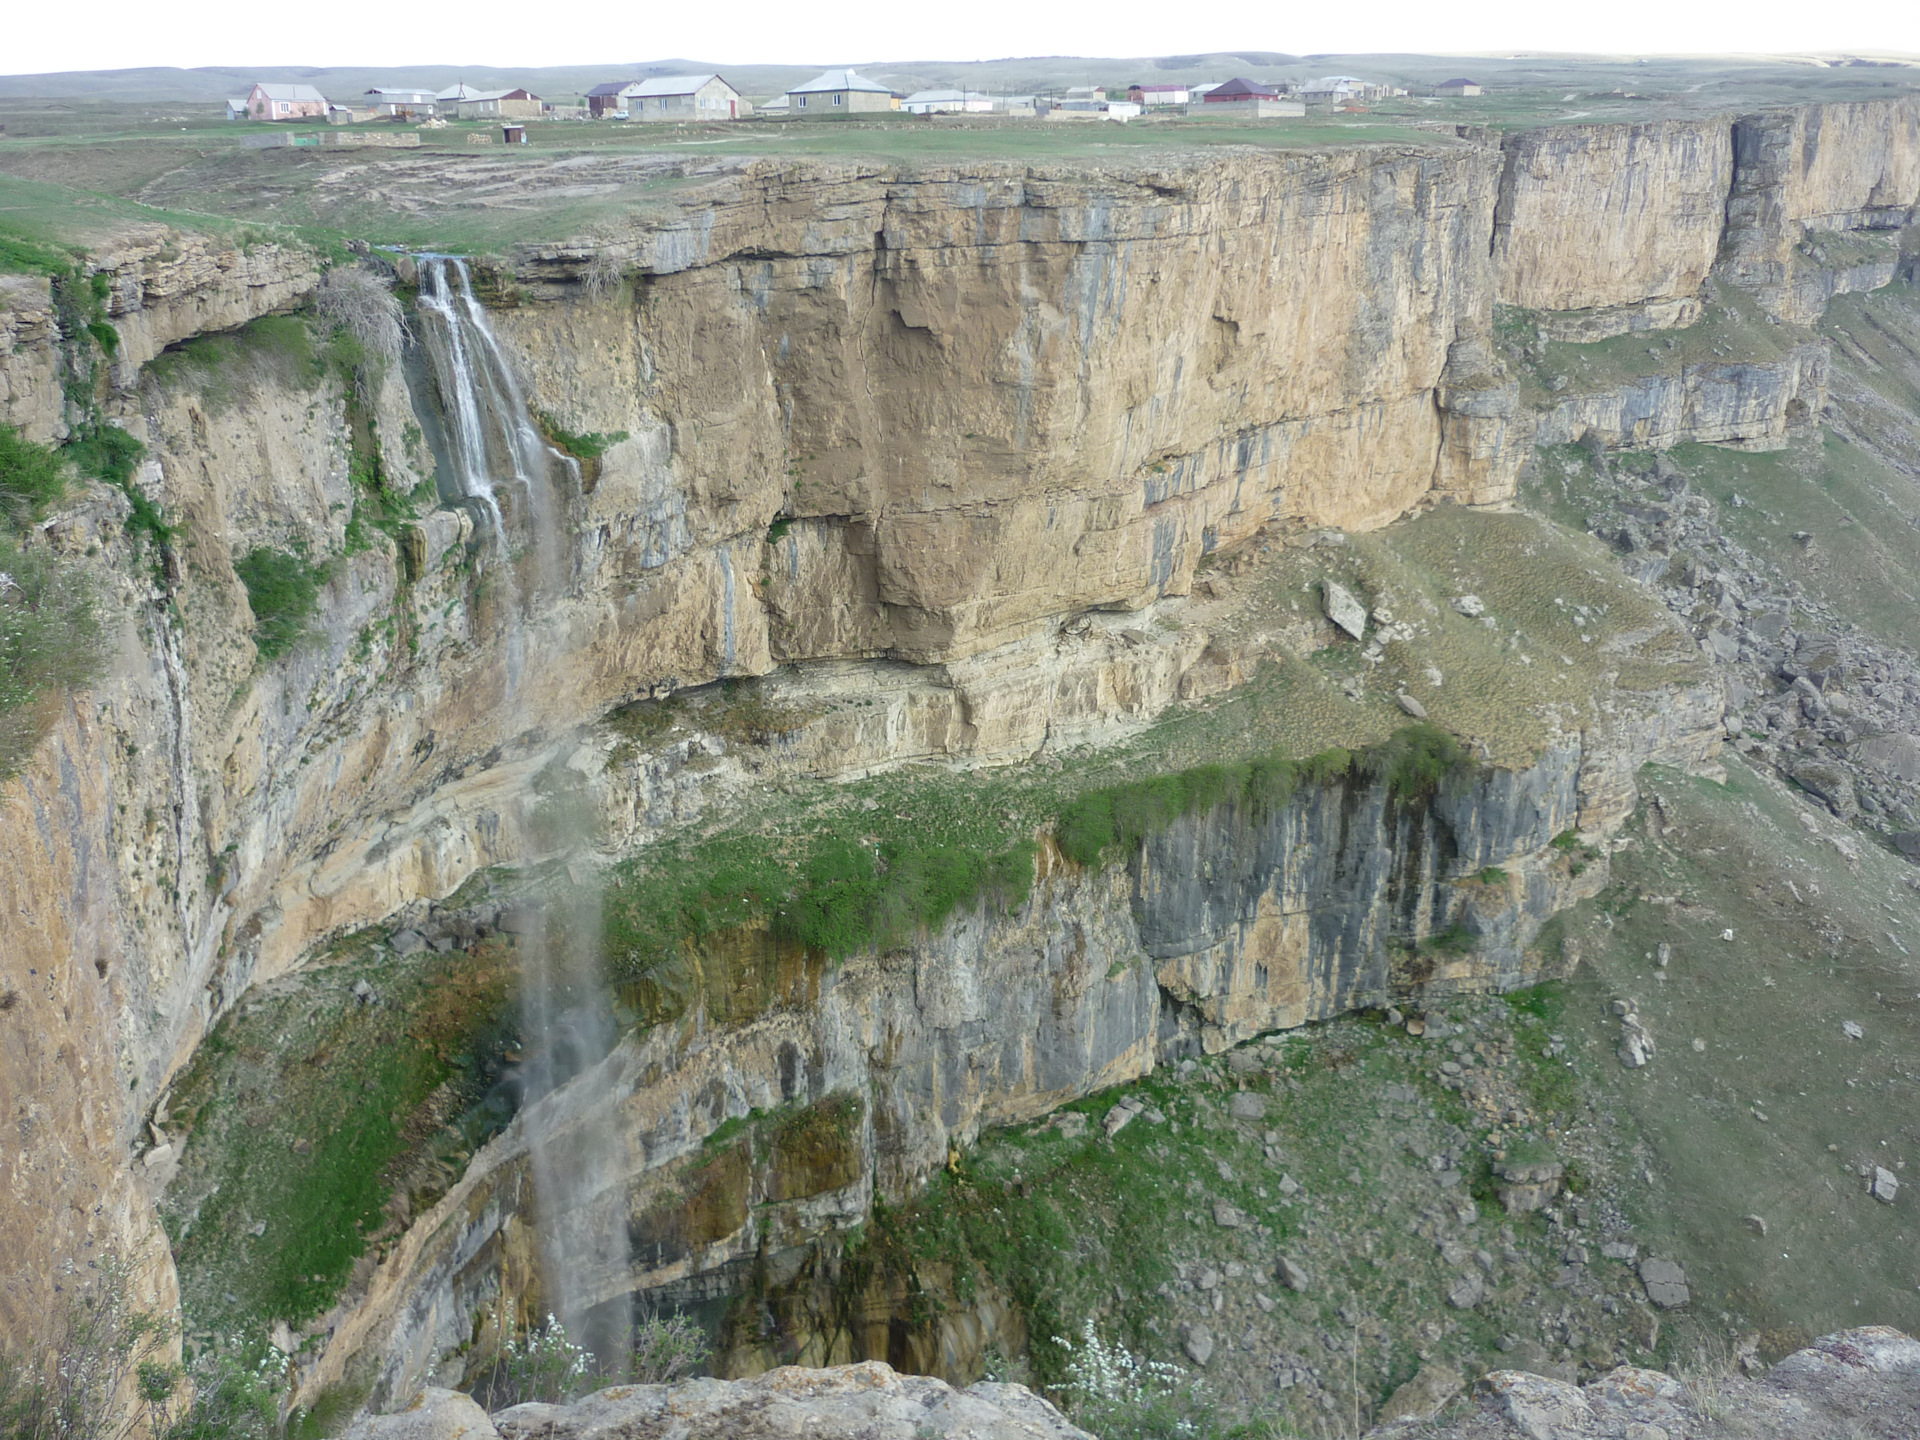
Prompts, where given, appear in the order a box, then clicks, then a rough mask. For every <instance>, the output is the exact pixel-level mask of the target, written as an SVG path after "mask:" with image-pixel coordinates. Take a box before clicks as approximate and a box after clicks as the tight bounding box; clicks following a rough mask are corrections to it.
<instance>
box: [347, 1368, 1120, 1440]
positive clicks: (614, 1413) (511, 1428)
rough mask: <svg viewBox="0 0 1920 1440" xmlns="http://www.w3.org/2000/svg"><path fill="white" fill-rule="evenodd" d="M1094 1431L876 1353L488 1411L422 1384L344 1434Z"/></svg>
mask: <svg viewBox="0 0 1920 1440" xmlns="http://www.w3.org/2000/svg"><path fill="white" fill-rule="evenodd" d="M794 1435H810V1436H815V1437H818V1440H832V1437H835V1436H858V1437H860V1440H949V1437H950V1440H1095V1437H1093V1436H1091V1435H1089V1434H1088V1433H1087V1432H1086V1431H1084V1430H1082V1429H1080V1428H1079V1427H1078V1426H1076V1425H1071V1424H1069V1423H1068V1422H1067V1420H1066V1418H1065V1417H1064V1416H1063V1415H1061V1413H1060V1412H1059V1411H1058V1410H1056V1409H1054V1408H1053V1406H1051V1405H1049V1404H1048V1403H1047V1402H1046V1401H1045V1400H1042V1399H1041V1398H1040V1397H1039V1396H1038V1395H1035V1394H1034V1393H1033V1392H1032V1391H1031V1390H1029V1389H1027V1388H1026V1386H1024V1385H997V1384H993V1383H991V1382H982V1383H980V1384H978V1385H970V1386H968V1387H967V1388H966V1389H965V1390H955V1389H954V1388H953V1387H952V1386H951V1385H948V1384H947V1383H946V1382H945V1381H942V1380H934V1379H931V1378H930V1377H928V1376H925V1375H901V1374H899V1373H897V1372H896V1371H895V1370H894V1369H893V1367H892V1366H890V1365H885V1364H882V1363H881V1362H880V1361H877V1360H869V1361H866V1362H865V1363H863V1364H859V1365H840V1366H836V1367H834V1368H833V1369H831V1370H805V1369H801V1368H799V1367H798V1366H786V1367H783V1368H782V1369H779V1370H770V1371H768V1372H767V1373H766V1374H764V1375H756V1376H754V1377H753V1378H752V1379H750V1380H686V1381H682V1382H681V1383H679V1384H677V1385H616V1386H614V1387H613V1388H611V1389H608V1390H602V1391H600V1392H599V1393H598V1394H595V1395H589V1396H587V1397H586V1398H585V1399H584V1400H578V1401H575V1402H574V1403H573V1404H571V1405H516V1406H514V1407H513V1408H512V1409H511V1410H503V1411H501V1412H500V1413H499V1414H497V1415H494V1416H493V1417H491V1418H489V1417H488V1415H487V1413H486V1411H484V1410H482V1409H481V1408H480V1407H479V1406H478V1405H477V1404H475V1403H474V1402H473V1401H472V1400H470V1399H468V1398H467V1397H466V1396H465V1395H462V1394H460V1393H459V1392H457V1391H454V1390H426V1391H423V1392H422V1393H421V1395H420V1398H419V1399H418V1400H416V1401H415V1402H414V1403H413V1404H412V1406H410V1407H409V1408H408V1409H406V1410H403V1411H400V1412H399V1413H397V1414H394V1415H381V1416H377V1417H375V1418H374V1419H371V1420H365V1421H362V1422H361V1423H360V1424H359V1425H356V1426H355V1427H354V1428H353V1429H352V1430H350V1431H349V1432H348V1433H347V1440H589V1437H591V1440H614V1437H618V1440H669V1437H671V1440H775V1437H788V1436H794Z"/></svg>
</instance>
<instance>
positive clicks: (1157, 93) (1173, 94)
mask: <svg viewBox="0 0 1920 1440" xmlns="http://www.w3.org/2000/svg"><path fill="white" fill-rule="evenodd" d="M1127 99H1129V100H1131V101H1132V102H1133V103H1134V104H1136V105H1142V106H1146V107H1147V108H1149V109H1151V108H1152V107H1153V106H1155V105H1188V104H1191V103H1192V102H1193V91H1191V90H1190V89H1188V88H1187V87H1186V86H1185V85H1129V86H1128V87H1127Z"/></svg>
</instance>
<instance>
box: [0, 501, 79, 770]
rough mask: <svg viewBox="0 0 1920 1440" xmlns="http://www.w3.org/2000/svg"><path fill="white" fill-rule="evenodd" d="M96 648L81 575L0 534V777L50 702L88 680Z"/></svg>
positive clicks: (20, 756) (25, 747) (37, 734)
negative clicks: (24, 548) (23, 547)
mask: <svg viewBox="0 0 1920 1440" xmlns="http://www.w3.org/2000/svg"><path fill="white" fill-rule="evenodd" d="M101 652H102V636H101V630H100V623H99V616H98V613H97V611H96V608H95V602H94V595H93V587H92V586H91V585H90V584H88V582H87V579H86V577H85V576H84V575H82V574H81V573H79V572H78V571H76V570H74V569H73V568H71V567H70V566H64V565H61V564H60V563H59V562H58V561H57V560H56V559H55V558H54V557H53V556H52V555H50V554H48V553H46V552H45V551H42V550H22V549H20V548H19V547H18V546H17V545H15V544H14V543H13V542H12V541H11V540H9V539H6V538H5V537H0V779H6V778H9V777H11V776H12V775H14V774H16V773H17V772H18V771H19V769H20V767H21V766H22V765H23V764H25V763H26V759H27V757H28V756H29V755H31V754H32V753H33V748H34V746H36V745H38V744H39V743H40V740H41V738H42V737H43V736H44V735H45V734H46V733H47V731H48V730H49V729H50V728H51V727H52V724H53V714H54V708H53V704H52V703H51V702H52V701H54V700H55V699H57V697H58V696H59V695H61V694H62V693H64V692H66V691H68V690H75V689H80V688H82V687H84V686H86V685H88V684H90V683H91V682H92V680H93V678H94V676H95V675H96V674H97V673H98V671H99V668H100V661H101Z"/></svg>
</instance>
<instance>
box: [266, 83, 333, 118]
mask: <svg viewBox="0 0 1920 1440" xmlns="http://www.w3.org/2000/svg"><path fill="white" fill-rule="evenodd" d="M247 115H248V116H249V117H250V118H251V119H254V120H324V119H326V118H327V97H326V96H324V95H322V94H321V93H320V92H319V91H318V90H316V89H314V88H313V86H311V85H283V84H281V83H279V82H278V81H271V82H270V81H266V80H262V81H260V82H259V83H258V84H256V85H255V86H254V87H253V89H252V90H250V91H248V92H247Z"/></svg>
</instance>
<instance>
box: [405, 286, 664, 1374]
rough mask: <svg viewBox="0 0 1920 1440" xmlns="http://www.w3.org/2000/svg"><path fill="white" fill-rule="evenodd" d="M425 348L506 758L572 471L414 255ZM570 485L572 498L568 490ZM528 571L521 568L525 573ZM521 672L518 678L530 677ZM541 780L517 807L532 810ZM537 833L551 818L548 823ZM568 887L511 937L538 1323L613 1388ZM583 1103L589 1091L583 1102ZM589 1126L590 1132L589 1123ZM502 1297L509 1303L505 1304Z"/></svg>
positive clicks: (575, 912)
mask: <svg viewBox="0 0 1920 1440" xmlns="http://www.w3.org/2000/svg"><path fill="white" fill-rule="evenodd" d="M416 261H417V263H418V265H419V273H420V298H419V306H418V313H419V319H420V327H419V328H420V332H421V336H422V341H423V347H424V349H425V352H426V356H427V360H428V365H429V368H430V370H431V372H432V375H433V380H434V384H435V386H436V388H437V389H438V391H439V395H440V402H441V405H440V408H441V410H442V412H443V413H444V415H445V418H446V430H447V445H446V450H447V455H446V461H447V464H448V467H449V468H450V470H451V472H452V473H451V474H450V475H449V476H447V477H446V478H447V482H448V483H447V485H446V486H444V487H443V489H451V491H452V492H453V493H452V494H450V495H448V497H447V498H448V499H450V500H454V501H457V502H464V503H466V504H468V505H470V506H471V507H472V508H473V510H474V512H475V518H476V519H477V520H478V521H479V522H480V523H481V526H482V528H483V530H484V532H485V533H484V535H483V537H482V557H483V558H482V565H483V568H487V569H489V570H490V571H491V572H493V573H494V575H495V576H496V580H497V583H499V584H500V585H501V586H502V587H503V590H504V600H505V603H504V605H503V606H502V607H501V613H502V616H503V618H502V621H501V625H502V633H501V635H500V641H501V644H502V647H503V649H504V651H505V654H506V657H507V674H506V679H505V690H506V694H505V696H504V700H505V710H506V715H505V717H504V721H503V723H502V725H501V726H500V731H501V733H502V735H503V736H504V737H506V738H507V739H508V742H509V744H512V743H513V742H514V741H515V740H516V739H522V738H532V739H535V740H537V739H538V738H539V733H538V727H539V725H540V724H541V720H540V718H539V716H538V715H537V713H536V701H537V699H538V698H539V697H540V696H541V693H542V692H541V690H540V688H539V687H538V685H537V684H536V685H533V686H528V685H526V684H525V683H524V682H525V681H526V680H527V679H528V678H532V679H534V680H535V681H537V680H538V679H539V675H538V667H539V660H538V658H537V657H538V655H539V654H540V653H542V651H541V648H540V647H539V646H538V645H530V644H529V636H530V634H531V633H532V632H534V631H536V630H537V628H538V627H539V625H540V623H541V621H542V619H543V613H544V612H545V611H546V610H547V609H548V608H550V607H551V606H552V605H553V604H554V603H556V602H557V601H559V600H560V599H561V598H562V597H563V594H564V590H565V583H564V582H565V578H566V570H567V539H566V534H565V530H564V524H565V519H566V513H567V506H568V500H569V498H570V497H571V496H572V495H574V494H578V493H579V491H580V467H579V464H578V462H577V461H575V460H574V459H573V458H572V457H570V456H567V455H563V454H561V453H560V452H559V451H558V450H556V449H554V448H553V447H552V446H551V445H549V444H548V443H547V441H546V439H545V437H544V436H543V435H542V434H541V433H540V428H539V426H538V425H537V424H535V422H534V418H533V413H532V411H531V410H530V409H529V408H528V405H527V401H526V397H525V393H524V391H523V390H522V389H521V387H520V383H519V381H518V379H517V378H516V377H515V375H514V372H513V367H512V365H511V363H510V362H509V360H508V357H507V355H506V353H505V351H504V350H503V349H502V347H501V345H500V342H499V340H498V338H497V337H496V336H495V334H494V331H493V327H492V325H491V324H490V323H489V321H488V318H487V312H486V307H485V306H484V305H482V304H481V302H480V299H479V297H478V296H476V295H475V294H474V290H473V280H472V275H471V274H470V272H469V270H468V266H467V262H466V261H464V260H461V259H459V258H457V257H454V256H443V255H422V256H418V257H416ZM569 482H571V483H570V488H569ZM527 561H531V564H528V563H525V562H527ZM529 665H531V666H532V667H533V674H532V676H531V677H529V675H528V667H529ZM536 784H537V781H529V785H528V791H527V793H526V794H524V795H523V796H522V804H523V806H524V808H525V810H526V811H527V812H528V815H529V817H530V818H531V817H532V816H533V815H534V814H535V812H538V811H539V810H540V796H539V795H538V793H537V791H536V790H535V786H536ZM547 816H548V819H549V822H551V820H552V812H551V811H549V812H547ZM548 838H549V839H551V840H553V841H555V842H557V843H556V846H555V848H560V849H569V850H573V849H583V848H585V847H586V846H587V845H588V844H589V843H590V839H591V837H590V836H588V835H586V834H571V835H550V836H549V837H548ZM569 870H570V874H571V876H572V877H573V878H574V883H572V884H569V885H567V886H565V887H564V888H563V889H562V890H560V891H559V892H558V894H557V896H556V897H555V898H551V899H548V900H546V901H544V902H541V903H539V904H538V905H536V907H535V910H536V913H535V914H534V915H533V916H532V917H531V921H532V923H531V924H530V925H529V926H528V927H526V933H524V934H523V935H522V936H521V951H520V954H521V1018H522V1027H523V1030H524V1034H525V1038H526V1041H527V1047H526V1048H527V1054H528V1060H527V1064H526V1068H525V1073H524V1079H525V1089H524V1092H523V1099H522V1106H521V1113H522V1115H523V1117H524V1121H523V1123H525V1124H526V1126H527V1138H528V1146H529V1152H530V1155H531V1158H532V1168H533V1179H534V1190H535V1200H534V1213H535V1223H536V1227H537V1231H538V1236H539V1242H540V1252H541V1274H542V1284H543V1294H542V1296H541V1300H540V1304H539V1305H538V1306H537V1307H535V1308H536V1310H537V1311H538V1312H539V1313H534V1314H529V1315H527V1316H525V1317H524V1318H525V1319H527V1320H528V1321H530V1322H532V1323H536V1324H537V1323H539V1322H541V1321H542V1320H543V1319H544V1318H545V1314H546V1313H551V1314H554V1315H556V1316H558V1318H559V1319H560V1321H561V1322H562V1323H563V1324H564V1325H565V1326H566V1328H567V1333H568V1335H569V1336H571V1337H572V1338H573V1339H574V1340H575V1341H577V1342H581V1343H584V1344H585V1345H586V1348H588V1349H589V1350H591V1351H592V1352H593V1353H594V1354H595V1355H596V1356H598V1357H599V1359H600V1361H601V1363H602V1365H603V1366H604V1367H605V1369H606V1371H607V1372H608V1374H609V1376H610V1378H619V1376H620V1375H621V1374H622V1373H623V1372H624V1369H625V1363H624V1362H625V1360H626V1358H627V1355H628V1354H629V1351H630V1344H631V1342H630V1339H629V1336H628V1327H627V1325H626V1324H625V1323H624V1319H623V1317H622V1314H621V1313H620V1312H621V1307H619V1306H601V1307H599V1308H598V1309H596V1308H595V1302H596V1300H597V1299H598V1298H599V1297H600V1296H601V1295H604V1294H605V1293H607V1291H608V1290H609V1288H610V1287H611V1288H612V1289H613V1290H614V1292H615V1293H618V1285H619V1283H620V1279H621V1277H623V1276H624V1274H625V1271H626V1268H627V1262H628V1254H627V1250H628V1246H627V1237H626V1235H625V1232H624V1230H620V1229H618V1228H611V1229H610V1228H609V1227H606V1226H600V1227H598V1228H596V1227H595V1225H594V1223H593V1221H592V1219H591V1215H592V1213H593V1212H592V1208H591V1205H590V1203H589V1202H590V1201H591V1200H592V1198H593V1197H594V1196H595V1195H597V1194H598V1193H600V1191H601V1190H602V1189H604V1188H605V1177H602V1176H600V1174H599V1172H600V1171H601V1170H603V1169H605V1168H606V1167H607V1166H608V1165H609V1164H611V1162H612V1157H613V1155H614V1153H615V1137H614V1136H613V1135H612V1134H611V1133H602V1132H605V1131H607V1130H608V1129H609V1127H610V1125H611V1115H612V1109H613V1107H612V1106H611V1105H609V1104H607V1103H605V1099H606V1097H605V1096H604V1095H601V1094H599V1093H597V1090H596V1087H604V1085H605V1083H606V1081H605V1080H604V1079H603V1078H599V1077H601V1075H602V1072H603V1070H604V1067H599V1066H598V1062H599V1061H600V1060H602V1059H603V1058H604V1057H605V1056H606V1055H607V1054H608V1052H609V1051H611V1050H612V1048H613V1046H614V1043H615V1041H616V1040H617V1039H618V1035H617V1033H616V1030H615V1026H614V1023H613V1016H612V1012H611V1007H610V1005H609V1004H608V995H607V988H606V985H605V981H604V977H603V975H602V973H601V967H600V889H599V886H598V885H597V884H596V883H592V882H591V881H590V880H589V881H588V883H580V880H579V877H580V876H582V875H585V874H587V867H581V866H570V867H569ZM589 1092H595V1093H589ZM596 1117H597V1118H596ZM504 1298H507V1297H503V1299H504Z"/></svg>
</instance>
